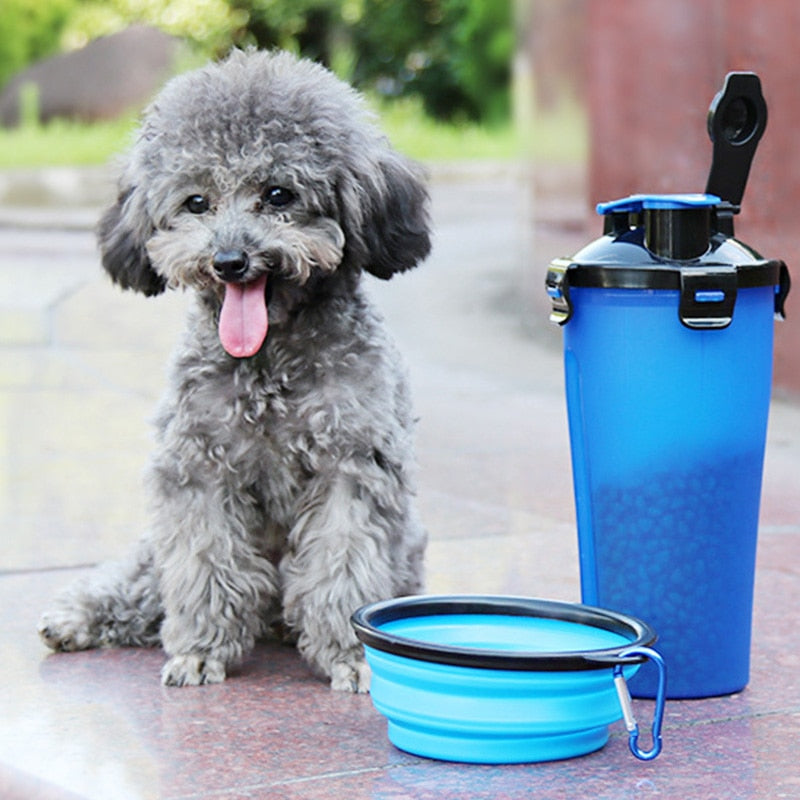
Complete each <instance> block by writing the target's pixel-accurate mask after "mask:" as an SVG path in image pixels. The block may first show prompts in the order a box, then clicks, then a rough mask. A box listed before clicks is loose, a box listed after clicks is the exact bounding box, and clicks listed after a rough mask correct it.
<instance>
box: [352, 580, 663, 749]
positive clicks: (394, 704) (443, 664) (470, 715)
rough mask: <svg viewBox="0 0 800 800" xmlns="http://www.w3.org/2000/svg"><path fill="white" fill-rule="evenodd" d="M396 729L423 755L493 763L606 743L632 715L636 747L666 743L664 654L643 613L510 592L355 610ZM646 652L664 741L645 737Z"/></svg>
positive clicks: (396, 739) (383, 708) (377, 700)
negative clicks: (653, 669) (638, 691)
mask: <svg viewBox="0 0 800 800" xmlns="http://www.w3.org/2000/svg"><path fill="white" fill-rule="evenodd" d="M353 625H354V627H355V630H356V633H357V635H358V637H359V639H360V640H361V641H362V642H364V644H365V651H366V657H367V661H368V663H369V665H370V667H371V669H372V685H371V688H370V692H371V695H372V700H373V703H374V705H375V707H376V708H377V709H378V711H380V712H381V713H382V714H384V715H385V716H386V718H387V720H388V735H389V739H390V741H391V742H392V743H393V744H394V745H395V746H396V747H398V748H400V749H401V750H405V751H407V752H410V753H413V754H415V755H421V756H426V757H429V758H436V759H442V760H447V761H460V762H475V763H489V764H503V763H519V762H536V761H550V760H554V759H563V758H571V757H573V756H579V755H584V754H586V753H589V752H592V751H594V750H597V749H599V748H601V747H603V745H604V744H605V743H606V741H607V740H608V736H609V731H608V726H609V725H610V724H611V723H613V722H615V721H616V720H619V719H620V718H623V717H624V718H625V720H626V725H627V726H628V730H629V733H630V747H631V750H632V752H633V753H634V755H636V756H637V757H639V758H643V759H646V760H649V759H651V758H655V757H656V756H657V755H658V753H659V751H660V749H661V741H660V733H659V731H660V726H661V717H662V715H663V697H664V691H663V682H664V666H663V662H662V661H661V659H660V656H659V655H658V653H656V652H654V651H652V650H651V649H650V648H649V647H648V645H649V644H651V643H652V642H653V640H654V639H655V635H654V633H653V631H652V629H651V628H650V627H649V626H647V625H645V624H644V623H642V622H641V621H639V620H636V619H633V618H630V617H627V616H624V615H620V614H613V613H610V612H606V611H602V610H600V609H594V608H589V607H588V606H582V605H576V604H570V603H557V602H549V601H543V600H534V599H530V598H511V597H477V596H469V595H467V596H455V597H449V596H444V597H433V596H421V597H409V598H400V599H397V600H388V601H385V602H381V603H375V604H373V605H369V606H365V607H364V608H362V609H359V610H358V611H357V612H356V613H355V614H354V615H353ZM646 658H651V659H653V660H654V661H655V662H656V664H657V665H658V666H659V668H660V676H661V682H662V691H661V693H660V695H661V698H660V702H659V703H658V704H657V709H656V713H655V717H654V724H653V747H652V749H651V750H649V751H643V750H642V749H641V748H639V745H638V741H637V739H638V728H637V726H636V723H635V720H634V719H633V717H632V712H631V706H630V702H629V701H630V696H629V695H628V693H627V688H626V684H625V681H626V679H627V678H630V676H631V675H633V674H634V673H635V672H636V670H637V669H638V668H639V664H640V663H641V662H642V661H643V660H644V659H646Z"/></svg>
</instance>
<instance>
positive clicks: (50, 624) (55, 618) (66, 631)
mask: <svg viewBox="0 0 800 800" xmlns="http://www.w3.org/2000/svg"><path fill="white" fill-rule="evenodd" d="M38 631H39V636H40V637H41V639H42V641H43V642H44V643H45V644H46V645H47V646H48V647H49V648H50V649H51V650H55V651H57V652H71V651H73V650H88V649H89V648H90V647H94V646H95V644H96V643H95V640H94V637H93V636H92V634H91V632H90V631H89V627H88V625H87V624H86V621H85V620H84V619H77V617H71V616H70V615H68V614H65V613H59V612H50V613H47V614H45V615H44V616H43V617H42V619H41V620H40V622H39V627H38Z"/></svg>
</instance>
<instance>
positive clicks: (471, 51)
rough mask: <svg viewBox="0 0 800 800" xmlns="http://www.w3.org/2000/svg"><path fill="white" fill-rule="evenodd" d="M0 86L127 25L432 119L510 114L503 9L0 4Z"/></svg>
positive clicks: (261, 0)
mask: <svg viewBox="0 0 800 800" xmlns="http://www.w3.org/2000/svg"><path fill="white" fill-rule="evenodd" d="M3 5H4V8H3V21H2V26H0V85H2V83H3V82H4V81H5V79H7V78H8V77H10V76H11V74H13V73H14V72H15V71H16V70H18V69H20V68H22V67H24V66H25V65H26V64H28V63H29V62H30V61H31V60H33V59H35V58H39V57H42V56H44V55H48V54H49V53H50V52H53V51H54V50H56V49H57V48H58V45H59V44H61V45H62V46H64V47H66V48H74V47H79V46H81V45H83V44H85V43H86V42H88V41H89V40H90V39H92V38H95V37H97V36H101V35H105V34H109V33H114V32H116V31H119V30H122V29H123V28H124V27H126V26H128V25H130V24H132V23H146V24H151V25H155V26H157V27H159V28H161V29H162V30H164V31H166V32H168V33H171V34H174V35H176V36H180V37H182V38H184V39H188V40H189V41H190V42H192V43H193V44H194V45H195V46H196V48H197V49H198V50H199V51H200V53H201V54H202V55H204V56H221V55H223V54H224V53H225V52H226V51H227V50H228V49H229V48H230V47H231V46H233V45H239V46H242V45H246V44H256V45H258V46H259V47H282V48H286V49H290V50H294V51H295V52H298V53H300V54H302V55H304V56H307V57H309V58H313V59H315V60H318V61H321V62H322V63H324V64H326V65H327V66H329V67H332V68H333V69H334V70H336V71H337V72H338V73H339V74H340V75H341V76H342V77H343V78H345V79H347V80H350V81H352V82H353V83H355V84H356V85H357V86H359V87H360V88H363V89H374V90H376V91H377V92H378V93H379V94H382V95H384V96H389V97H392V96H401V95H410V94H413V95H418V96H420V97H421V98H422V101H423V104H424V107H425V110H426V111H427V112H428V113H429V114H430V115H432V116H434V117H436V118H438V119H446V120H459V119H472V120H480V121H483V122H495V121H498V120H500V119H504V118H506V117H507V115H508V110H509V80H510V59H511V53H512V46H513V31H512V25H511V8H510V5H511V4H510V0H3Z"/></svg>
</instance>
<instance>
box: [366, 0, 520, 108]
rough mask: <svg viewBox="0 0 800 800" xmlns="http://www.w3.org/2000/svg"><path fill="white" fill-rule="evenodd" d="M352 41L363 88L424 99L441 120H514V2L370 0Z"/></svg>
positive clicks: (488, 0) (426, 104) (496, 0)
mask: <svg viewBox="0 0 800 800" xmlns="http://www.w3.org/2000/svg"><path fill="white" fill-rule="evenodd" d="M352 37H353V46H354V50H355V60H356V64H355V68H354V74H353V79H354V81H355V82H356V83H357V84H360V85H365V84H373V85H374V86H375V87H376V88H377V89H378V91H379V92H381V93H382V94H386V95H405V94H418V95H420V96H421V97H422V100H423V103H424V106H425V110H426V111H427V112H428V113H429V114H431V115H432V116H434V117H437V118H439V119H449V120H457V119H459V118H463V117H466V118H468V119H474V120H480V121H483V122H490V123H491V122H496V121H499V120H501V119H504V118H507V116H508V113H509V107H510V91H509V84H510V72H511V55H512V50H513V41H514V39H513V29H512V23H511V4H510V2H509V1H508V0H363V12H362V14H361V16H360V19H359V20H358V21H357V22H356V24H354V25H353V29H352Z"/></svg>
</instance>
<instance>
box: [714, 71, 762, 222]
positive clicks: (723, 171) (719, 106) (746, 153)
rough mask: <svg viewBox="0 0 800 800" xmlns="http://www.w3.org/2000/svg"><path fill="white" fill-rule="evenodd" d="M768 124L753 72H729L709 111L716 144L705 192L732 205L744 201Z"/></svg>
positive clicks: (758, 86)
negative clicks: (754, 161) (751, 171)
mask: <svg viewBox="0 0 800 800" xmlns="http://www.w3.org/2000/svg"><path fill="white" fill-rule="evenodd" d="M766 127H767V103H766V101H765V100H764V95H763V94H761V81H760V80H759V78H758V75H756V74H755V73H754V72H729V73H728V75H727V76H726V77H725V84H724V85H723V87H722V91H720V92H718V93H717V95H716V96H715V97H714V99H713V101H712V102H711V107H710V108H709V110H708V135H709V136H710V137H711V141H712V142H713V144H714V154H713V158H712V162H711V171H710V172H709V175H708V183H707V184H706V192H707V193H708V194H715V195H717V197H719V198H721V199H722V200H724V201H726V202H727V203H729V204H730V206H731V211H732V212H733V213H734V214H735V213H738V211H739V206H740V205H741V203H742V195H744V188H745V185H746V184H747V176H748V174H749V172H750V164H751V163H752V161H753V156H754V155H755V152H756V147H758V141H759V139H761V136H762V134H763V133H764V130H765V129H766Z"/></svg>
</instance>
